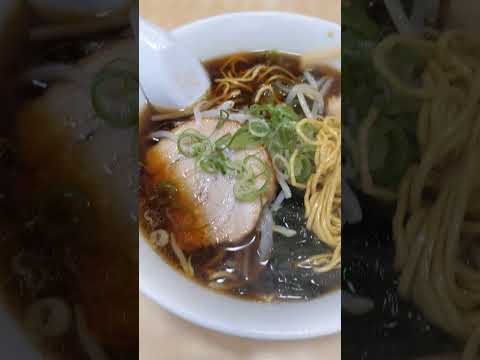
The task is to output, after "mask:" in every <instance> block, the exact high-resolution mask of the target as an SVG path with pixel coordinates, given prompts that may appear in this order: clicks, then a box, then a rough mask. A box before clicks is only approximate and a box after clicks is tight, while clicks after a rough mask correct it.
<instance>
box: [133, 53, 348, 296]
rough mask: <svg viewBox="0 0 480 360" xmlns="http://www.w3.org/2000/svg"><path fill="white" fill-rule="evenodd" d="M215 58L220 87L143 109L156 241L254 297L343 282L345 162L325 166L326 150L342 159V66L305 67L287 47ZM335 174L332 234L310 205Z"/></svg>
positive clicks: (150, 231) (213, 281) (215, 283)
mask: <svg viewBox="0 0 480 360" xmlns="http://www.w3.org/2000/svg"><path fill="white" fill-rule="evenodd" d="M205 66H206V69H207V70H208V73H209V74H210V77H211V80H212V84H213V88H212V90H211V92H210V94H209V95H208V96H207V97H206V98H205V99H204V100H203V101H202V102H200V103H199V104H197V105H196V106H195V107H194V108H193V109H189V110H183V111H180V112H167V111H163V112H155V111H154V110H152V109H146V110H145V112H144V113H143V114H142V116H141V131H140V134H141V136H140V144H141V145H140V159H141V169H140V217H139V222H140V229H141V231H142V232H143V233H144V234H145V238H146V239H148V240H149V243H150V245H151V246H152V247H153V249H154V250H155V251H156V252H157V253H159V254H160V255H161V256H162V257H163V258H164V259H166V260H167V261H168V262H169V263H170V264H171V265H172V266H174V267H176V268H177V269H179V270H180V271H182V272H183V273H184V274H186V275H187V276H189V277H191V278H192V279H194V280H196V281H198V282H199V283H201V284H203V285H205V286H207V287H209V288H212V289H215V290H218V291H221V292H223V293H227V294H231V295H235V296H239V297H242V298H246V299H253V300H257V301H286V300H309V299H313V298H315V297H317V296H319V295H321V294H323V293H325V292H327V291H330V290H332V289H334V288H337V287H338V286H339V276H340V275H339V265H340V263H339V261H340V258H339V252H340V239H339V228H338V231H337V225H338V227H339V225H340V224H339V223H338V224H337V221H338V222H339V221H340V220H339V219H340V218H339V216H340V189H339V188H336V181H337V180H336V179H335V176H334V175H333V174H334V173H335V171H339V169H340V164H339V163H338V164H336V163H335V162H333V163H331V164H330V165H328V166H327V168H326V169H325V170H322V169H321V167H320V166H319V159H323V158H322V157H325V158H331V159H337V160H338V161H339V159H340V157H339V151H338V152H336V151H337V145H338V149H339V145H340V143H339V138H336V134H338V135H339V134H340V117H341V115H340V109H339V102H340V77H339V73H338V72H337V71H336V70H334V69H332V68H330V67H327V66H320V65H319V66H318V67H315V68H313V69H307V71H305V69H302V68H301V66H300V58H299V57H298V56H296V55H291V54H285V53H279V52H276V51H268V52H255V53H240V54H233V55H230V56H226V57H222V58H218V59H214V60H211V61H207V62H206V63H205ZM302 119H303V120H302ZM324 131H325V134H323V132H324ZM299 134H300V135H299ZM302 136H303V137H302ZM320 144H323V145H324V146H323V148H322V149H324V150H325V149H327V150H326V151H328V154H327V153H322V152H321V150H320V148H321V146H320ZM325 144H328V145H326V146H325ZM328 149H330V150H328ZM322 151H323V150H322ZM316 160H317V161H316ZM322 163H323V164H329V163H328V162H324V161H323V160H322ZM290 165H292V166H291V167H292V171H290V169H289V168H290ZM318 171H325V172H324V173H323V174H320V173H317V174H316V172H318ZM315 175H317V176H315ZM338 176H339V174H338ZM314 177H316V179H317V180H318V181H319V183H318V184H317V183H313V178H314ZM323 179H332V180H331V181H330V183H331V185H330V186H331V195H329V196H330V202H329V203H328V200H327V202H326V203H323V202H321V203H322V204H325V206H324V208H325V209H328V211H327V212H328V214H327V213H325V214H322V217H321V218H323V216H326V218H329V219H330V217H331V219H330V220H331V221H330V220H326V222H329V224H330V225H331V227H330V229H329V231H327V232H326V239H320V238H319V236H318V232H319V231H318V228H315V225H314V224H315V216H316V217H317V218H320V217H318V216H317V215H315V216H311V219H310V220H308V221H307V218H308V216H307V218H306V216H305V204H307V207H308V208H309V210H310V211H311V212H316V211H317V210H316V209H317V206H319V205H318V204H319V202H318V201H317V200H315V199H318V198H319V197H318V196H317V197H316V198H315V199H314V200H313V202H311V203H310V200H309V198H308V199H307V198H306V197H305V191H306V188H307V186H309V187H310V190H313V192H312V191H310V190H309V193H311V195H312V196H313V195H316V193H317V191H318V193H321V195H322V196H324V195H325V194H326V193H327V192H325V191H324V189H326V188H327V187H328V186H329V185H325V183H324V181H323ZM309 181H310V182H309ZM339 183H340V182H339V177H338V184H339ZM309 210H307V212H308V211H309ZM232 228H233V229H234V231H232ZM329 240H330V241H329Z"/></svg>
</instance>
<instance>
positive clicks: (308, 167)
mask: <svg viewBox="0 0 480 360" xmlns="http://www.w3.org/2000/svg"><path fill="white" fill-rule="evenodd" d="M312 170H313V166H312V162H311V160H310V159H309V158H308V157H307V156H306V155H305V154H301V155H298V156H297V157H296V158H295V162H294V163H293V171H294V172H295V178H296V179H297V181H298V182H300V183H306V182H307V180H308V178H309V177H310V175H311V174H312Z"/></svg>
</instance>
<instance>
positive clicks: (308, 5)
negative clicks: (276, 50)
mask: <svg viewBox="0 0 480 360" xmlns="http://www.w3.org/2000/svg"><path fill="white" fill-rule="evenodd" d="M139 3H140V14H141V15H142V16H144V17H145V18H147V19H149V20H151V21H153V22H155V23H157V24H159V25H161V26H162V27H164V28H166V29H172V28H175V27H177V26H180V25H183V24H186V23H189V22H191V21H194V20H198V19H202V18H205V17H209V16H214V15H218V14H222V13H226V12H237V11H258V10H262V11H289V12H295V13H301V14H305V15H309V16H316V17H320V18H322V19H325V20H329V21H335V22H337V23H340V3H341V1H340V0H241V1H238V0H201V1H196V0H162V1H158V0H140V1H139ZM139 306H140V313H139V327H140V332H139V337H140V359H141V360H153V359H155V360H157V359H159V354H161V358H162V359H177V360H190V359H195V360H204V359H205V360H217V359H218V360H284V359H285V360H287V359H288V360H290V359H296V360H307V359H308V360H310V359H315V358H321V359H332V360H334V359H340V347H341V341H340V335H339V334H337V335H334V336H330V337H326V338H321V339H315V340H309V341H296V342H266V341H252V340H243V339H241V340H239V339H238V338H235V337H230V336H225V335H221V334H218V333H215V332H213V331H209V330H205V329H202V328H199V327H197V326H195V325H193V324H190V323H189V322H186V321H184V320H182V319H179V318H177V317H175V316H173V315H171V314H169V313H168V312H166V311H165V310H163V309H162V308H161V307H159V306H158V305H157V304H155V303H153V302H152V301H150V300H149V299H148V298H146V297H144V296H142V295H141V294H140V299H139Z"/></svg>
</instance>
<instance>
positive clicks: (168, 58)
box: [138, 17, 210, 109]
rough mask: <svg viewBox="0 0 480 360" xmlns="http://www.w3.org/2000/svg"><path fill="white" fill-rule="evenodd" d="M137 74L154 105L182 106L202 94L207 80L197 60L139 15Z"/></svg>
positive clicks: (191, 103)
mask: <svg viewBox="0 0 480 360" xmlns="http://www.w3.org/2000/svg"><path fill="white" fill-rule="evenodd" d="M138 38H139V55H140V58H139V78H140V86H141V89H142V90H143V93H144V95H145V97H146V98H147V100H148V102H149V103H150V104H151V105H152V106H153V107H154V108H157V109H159V108H160V109H165V108H169V109H185V108H187V107H189V106H191V105H193V104H194V103H195V102H196V101H198V100H199V99H201V98H202V96H203V95H205V94H206V92H207V91H208V89H209V88H210V80H209V77H208V75H207V72H206V71H205V69H204V68H203V66H202V64H201V63H200V61H199V60H198V59H197V58H195V57H194V56H193V55H192V54H191V53H190V52H189V51H188V50H187V49H185V48H184V47H183V46H181V45H180V44H177V43H175V41H174V40H173V39H172V38H171V37H170V36H169V34H168V33H167V32H165V31H164V30H162V29H161V28H160V27H158V26H156V25H154V24H152V23H150V22H148V21H147V20H145V19H143V18H142V17H140V19H139V36H138Z"/></svg>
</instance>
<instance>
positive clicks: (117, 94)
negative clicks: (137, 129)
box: [90, 68, 138, 128]
mask: <svg viewBox="0 0 480 360" xmlns="http://www.w3.org/2000/svg"><path fill="white" fill-rule="evenodd" d="M90 96H91V102H92V106H93V108H94V110H95V113H96V114H97V116H98V117H100V118H102V119H103V120H105V121H107V122H108V123H109V124H110V125H112V126H113V127H119V128H124V127H130V126H133V125H135V124H136V123H137V122H138V77H137V76H136V74H134V73H132V72H129V71H125V70H120V69H116V68H105V69H103V70H101V71H100V72H99V73H98V74H97V75H96V76H95V78H94V80H93V83H92V85H91V88H90Z"/></svg>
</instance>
